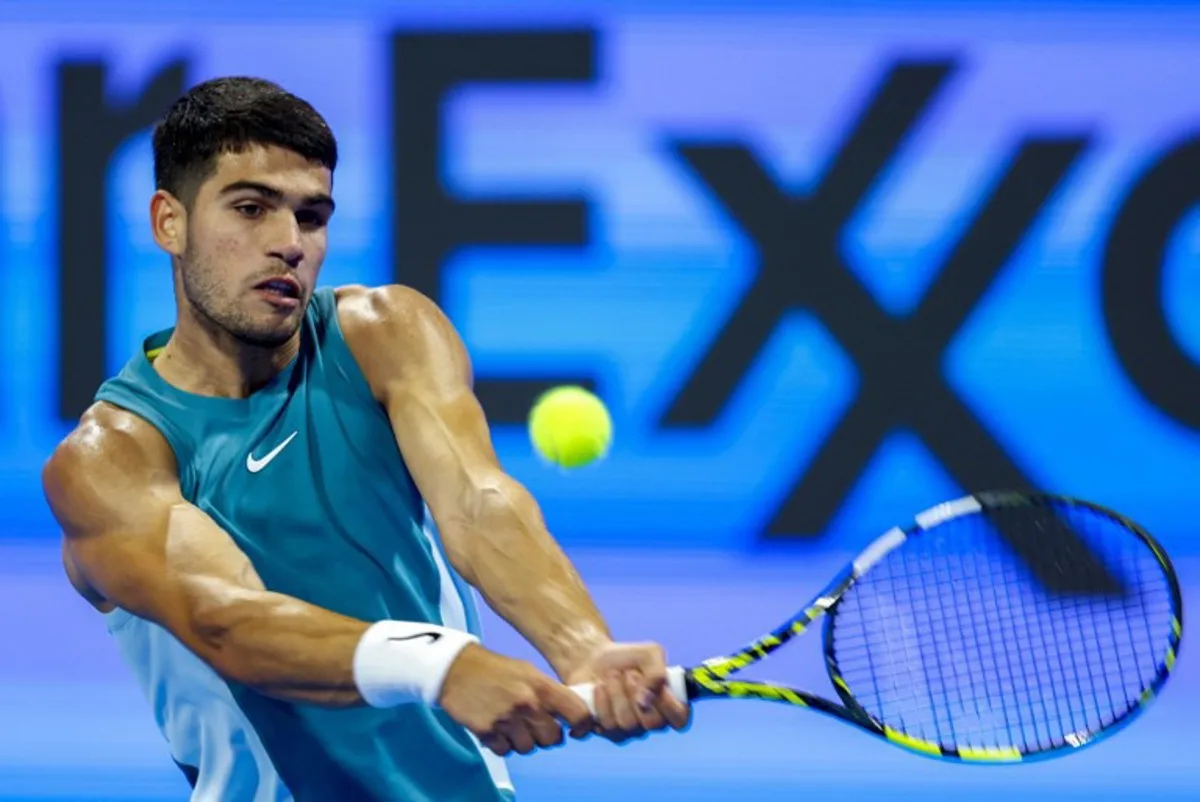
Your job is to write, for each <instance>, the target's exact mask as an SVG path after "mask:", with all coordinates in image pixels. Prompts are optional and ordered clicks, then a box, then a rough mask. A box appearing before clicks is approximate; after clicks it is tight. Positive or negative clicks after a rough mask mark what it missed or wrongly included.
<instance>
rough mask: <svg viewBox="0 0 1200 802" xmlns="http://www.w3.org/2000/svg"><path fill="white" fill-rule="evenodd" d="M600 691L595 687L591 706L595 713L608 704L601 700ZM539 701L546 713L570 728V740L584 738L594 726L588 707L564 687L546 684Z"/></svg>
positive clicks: (552, 683) (597, 686)
mask: <svg viewBox="0 0 1200 802" xmlns="http://www.w3.org/2000/svg"><path fill="white" fill-rule="evenodd" d="M602 690H603V689H602V688H601V687H600V686H599V685H596V686H595V691H594V693H593V700H592V704H593V705H594V706H595V707H596V709H597V711H599V710H603V709H605V705H607V703H608V700H607V699H605V698H603V697H604V694H603V693H602V692H601V691H602ZM541 699H542V703H543V706H544V709H545V711H546V712H547V713H549V714H550V715H552V716H557V717H558V718H559V719H561V720H562V721H564V722H566V724H567V725H568V726H570V728H571V737H572V738H582V737H584V736H585V735H587V734H588V733H590V732H591V731H592V728H593V727H594V726H595V723H596V719H594V718H593V717H592V711H591V710H588V706H587V705H586V704H584V701H583V700H582V699H580V698H579V695H578V694H577V693H575V691H573V690H571V689H570V688H568V687H566V686H565V685H560V684H558V683H557V682H550V683H547V684H546V686H545V688H543V689H542V691H541ZM597 718H598V715H597Z"/></svg>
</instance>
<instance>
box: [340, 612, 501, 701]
mask: <svg viewBox="0 0 1200 802" xmlns="http://www.w3.org/2000/svg"><path fill="white" fill-rule="evenodd" d="M478 642H479V638H477V637H475V636H474V635H472V634H471V633H469V632H463V631H462V630H458V629H450V628H448V627H442V626H438V625H437V624H424V623H420V622H414V621H378V622H376V623H374V624H372V625H371V626H370V627H369V628H368V629H367V631H366V632H364V633H363V636H362V638H361V639H360V640H359V642H358V646H357V647H356V648H355V650H354V684H355V685H356V686H357V688H358V692H359V695H361V696H362V698H363V700H364V701H365V702H366V703H367V704H369V705H371V706H372V707H395V706H396V705H402V704H410V703H413V702H422V703H424V704H427V705H429V706H431V707H433V706H436V705H437V702H438V697H439V696H440V695H441V692H442V682H444V681H445V679H446V674H447V672H449V671H450V665H451V664H452V663H453V662H454V660H455V658H457V657H458V653H459V652H461V651H462V650H463V649H464V648H466V647H467V645H468V644H471V643H478Z"/></svg>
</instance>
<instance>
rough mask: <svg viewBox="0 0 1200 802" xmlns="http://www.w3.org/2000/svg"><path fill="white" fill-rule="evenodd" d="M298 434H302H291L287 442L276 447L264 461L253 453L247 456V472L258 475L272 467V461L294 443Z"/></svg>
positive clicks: (268, 453) (296, 432) (297, 432)
mask: <svg viewBox="0 0 1200 802" xmlns="http://www.w3.org/2000/svg"><path fill="white" fill-rule="evenodd" d="M298 434H300V432H299V431H295V432H292V433H291V434H289V435H288V436H287V439H286V440H284V441H283V442H282V443H280V444H279V445H277V446H275V447H274V448H273V449H271V450H270V451H268V452H267V455H266V456H265V457H263V458H262V459H255V458H254V453H253V452H251V453H249V454H247V455H246V470H248V471H250V473H258V472H259V471H261V470H262V469H263V468H265V467H267V466H268V465H270V464H271V460H273V459H275V458H276V457H278V456H279V452H280V451H283V450H284V449H285V448H287V444H288V443H290V442H292V439H293V438H294V437H295V436H296V435H298Z"/></svg>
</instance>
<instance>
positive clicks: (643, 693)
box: [633, 643, 667, 710]
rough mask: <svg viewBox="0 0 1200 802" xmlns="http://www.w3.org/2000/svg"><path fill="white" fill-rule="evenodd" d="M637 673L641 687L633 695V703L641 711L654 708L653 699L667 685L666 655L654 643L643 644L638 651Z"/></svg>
mask: <svg viewBox="0 0 1200 802" xmlns="http://www.w3.org/2000/svg"><path fill="white" fill-rule="evenodd" d="M637 663H638V669H637V670H638V672H639V673H640V674H641V678H642V687H640V688H639V689H638V691H637V693H635V694H634V696H633V699H634V701H635V703H636V704H637V705H638V706H639V707H641V708H642V709H644V710H645V709H649V708H651V707H653V706H654V701H655V697H657V696H658V693H659V691H660V690H662V688H664V687H666V684H667V655H666V653H665V652H664V651H663V649H662V647H661V646H659V645H658V644H656V643H647V644H643V646H642V648H641V649H639V650H638V659H637Z"/></svg>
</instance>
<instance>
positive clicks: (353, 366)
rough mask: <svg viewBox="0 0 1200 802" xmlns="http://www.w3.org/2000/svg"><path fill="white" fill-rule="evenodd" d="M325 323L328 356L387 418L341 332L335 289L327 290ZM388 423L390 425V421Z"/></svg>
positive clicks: (358, 394)
mask: <svg viewBox="0 0 1200 802" xmlns="http://www.w3.org/2000/svg"><path fill="white" fill-rule="evenodd" d="M325 325H326V327H327V328H328V330H329V336H328V337H326V343H327V346H328V347H329V348H331V351H330V352H329V353H328V356H331V357H333V358H334V359H335V360H336V361H337V363H338V364H339V365H341V366H342V369H343V370H345V371H346V383H347V384H349V385H350V387H351V388H352V390H353V392H354V393H355V394H356V395H357V396H358V397H359V398H360V399H361V400H363V401H366V402H368V403H370V404H372V405H373V406H374V407H375V408H376V409H378V410H379V414H380V415H382V416H383V417H384V418H387V410H386V409H384V406H383V404H382V403H380V401H379V399H378V398H376V397H375V394H374V393H372V392H371V383H370V382H368V381H367V376H366V374H365V373H363V370H362V366H360V365H359V364H358V359H357V358H356V357H355V356H354V351H352V350H351V349H350V343H348V342H346V335H345V334H344V333H343V332H342V321H341V319H339V318H338V305H337V292H336V290H330V292H329V311H328V314H327V315H326V320H325ZM388 425H391V423H390V421H389V424H388Z"/></svg>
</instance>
